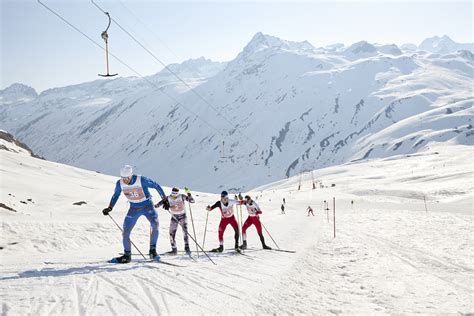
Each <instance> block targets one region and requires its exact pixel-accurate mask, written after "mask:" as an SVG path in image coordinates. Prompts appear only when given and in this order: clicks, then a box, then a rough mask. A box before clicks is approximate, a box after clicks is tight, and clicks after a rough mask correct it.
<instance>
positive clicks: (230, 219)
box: [206, 191, 243, 252]
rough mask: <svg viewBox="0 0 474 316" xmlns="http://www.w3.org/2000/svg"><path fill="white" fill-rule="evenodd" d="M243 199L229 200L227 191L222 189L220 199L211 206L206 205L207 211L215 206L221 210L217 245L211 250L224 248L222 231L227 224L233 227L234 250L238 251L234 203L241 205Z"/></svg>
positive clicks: (237, 229) (218, 250)
mask: <svg viewBox="0 0 474 316" xmlns="http://www.w3.org/2000/svg"><path fill="white" fill-rule="evenodd" d="M241 204H243V201H242V202H240V201H236V200H230V199H229V194H228V193H227V191H222V193H221V199H220V200H219V201H217V202H216V203H214V205H212V206H209V205H208V206H207V208H206V209H207V211H212V210H213V209H215V208H216V207H218V208H219V209H220V210H221V216H222V217H221V222H220V223H219V247H218V248H215V249H212V250H211V252H222V251H223V250H224V232H225V229H226V227H227V225H229V224H230V225H231V226H232V228H233V229H234V232H235V234H234V239H235V247H234V248H235V251H237V252H240V248H239V225H238V224H237V220H236V219H235V216H234V207H233V206H234V205H241Z"/></svg>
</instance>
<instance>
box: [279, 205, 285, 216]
mask: <svg viewBox="0 0 474 316" xmlns="http://www.w3.org/2000/svg"><path fill="white" fill-rule="evenodd" d="M280 208H281V214H285V204H282V205H281V207H280Z"/></svg>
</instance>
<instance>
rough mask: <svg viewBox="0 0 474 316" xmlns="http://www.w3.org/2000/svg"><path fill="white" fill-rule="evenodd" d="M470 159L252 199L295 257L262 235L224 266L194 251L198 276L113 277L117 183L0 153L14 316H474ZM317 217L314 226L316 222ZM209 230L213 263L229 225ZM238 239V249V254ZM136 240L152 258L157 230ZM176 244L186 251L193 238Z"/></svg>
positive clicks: (138, 267) (272, 189)
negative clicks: (112, 202)
mask: <svg viewBox="0 0 474 316" xmlns="http://www.w3.org/2000/svg"><path fill="white" fill-rule="evenodd" d="M11 146H12V147H14V145H11ZM11 149H13V148H11ZM472 155H473V149H472V147H470V146H463V145H453V144H448V143H444V144H436V143H431V144H430V146H429V147H427V148H426V150H424V151H422V152H418V153H416V154H412V155H399V156H393V157H390V158H380V159H373V160H361V161H358V162H353V163H349V164H345V165H339V166H333V167H330V168H326V169H320V170H316V171H314V173H313V174H311V173H306V174H304V175H303V176H301V177H298V176H296V177H292V178H289V179H287V180H282V181H279V182H276V183H272V184H269V185H266V186H264V187H261V188H258V189H255V190H254V191H251V192H249V193H250V194H251V195H252V196H254V197H256V196H258V200H257V202H258V203H259V204H260V206H261V207H262V209H263V215H262V216H261V219H262V222H263V223H264V225H265V227H266V228H267V229H268V231H269V232H270V233H271V235H272V236H273V238H274V240H275V241H276V242H277V243H278V245H279V246H280V247H281V248H282V249H289V250H296V253H284V252H276V251H264V250H260V243H259V241H258V237H257V235H256V232H255V229H254V228H253V227H251V228H250V229H249V232H248V242H249V247H250V248H251V249H249V250H247V251H246V252H245V254H246V256H241V255H233V254H232V253H231V252H227V253H223V254H219V255H215V254H214V255H212V258H213V260H214V261H215V262H216V263H217V265H213V264H212V263H211V262H210V261H209V260H208V259H207V258H205V257H204V256H203V255H202V253H201V254H200V256H199V258H198V257H197V254H196V251H195V247H194V245H193V247H192V249H193V251H194V252H193V255H194V257H195V258H196V260H197V262H194V261H192V260H190V259H189V258H187V257H183V256H177V257H169V256H163V257H162V259H163V260H166V261H168V262H172V263H175V264H179V265H182V266H184V267H173V266H167V265H163V264H159V263H144V262H139V260H140V256H137V252H136V251H134V256H133V260H134V262H132V263H130V264H125V265H117V264H109V263H106V261H107V260H109V259H110V258H111V257H114V256H117V255H118V253H120V252H121V251H122V247H121V234H120V231H119V230H118V228H117V227H116V226H115V224H114V223H113V222H112V221H111V219H110V218H108V217H105V216H103V215H102V213H101V210H102V209H103V208H104V207H106V206H107V205H108V202H109V199H110V197H111V195H112V192H113V189H114V184H115V181H116V180H117V177H114V176H108V175H103V174H99V173H97V172H94V171H86V170H82V169H78V168H74V167H70V166H67V165H62V164H58V163H52V162H49V161H45V160H40V159H36V158H33V157H31V156H30V155H29V154H28V153H27V152H25V151H20V150H15V151H13V150H10V151H6V150H0V179H1V181H2V190H1V201H0V202H1V203H3V205H5V206H7V207H9V208H11V209H13V210H7V209H6V208H4V207H0V216H1V223H2V225H1V239H0V246H1V247H2V248H1V250H0V254H1V256H0V258H1V259H0V262H1V268H0V300H1V302H2V315H29V314H31V315H73V314H79V315H151V314H153V315H156V314H190V313H193V314H198V313H200V314H210V313H222V314H227V313H254V314H262V313H266V314H288V313H295V314H299V313H304V314H340V313H342V314H369V313H370V314H374V313H377V314H378V313H381V314H385V313H388V314H409V313H426V314H446V313H449V314H458V313H468V312H473V311H474V304H473V290H474V283H473V281H474V274H473V272H474V265H473V261H472V258H473V257H472V249H473V248H472V244H473V240H472V239H473V236H474V235H473V225H472V219H473V213H472V212H473V206H472V201H473V181H472V179H473V172H474V170H473V166H472ZM313 178H314V181H315V184H316V189H314V190H313V189H312V183H313ZM156 180H157V181H158V182H159V181H160V179H159V178H157V179H156ZM299 184H301V190H299V191H298V185H299ZM333 184H334V185H335V186H333ZM165 192H166V193H167V194H168V193H169V192H170V189H169V188H165ZM233 193H234V192H232V194H233ZM243 193H247V192H243ZM155 195H157V194H155ZM194 197H195V198H196V204H193V205H192V215H193V219H194V225H195V228H196V234H197V237H198V241H199V242H200V243H202V241H203V236H204V228H205V223H206V214H207V213H206V211H205V206H206V205H208V204H211V203H213V202H214V201H216V200H217V199H218V196H217V195H214V194H207V193H202V192H194ZM333 197H334V198H335V203H336V211H335V214H336V221H335V226H336V238H334V236H333V227H334V219H333V214H334V211H333ZM283 198H285V199H286V214H284V215H283V214H280V205H281V203H282V199H283ZM325 200H326V201H327V202H329V203H328V208H329V210H328V211H326V210H323V209H324V207H323V206H324V201H325ZM155 201H156V200H155ZM351 201H353V202H354V203H353V204H352V203H351ZM425 201H426V204H425ZM76 202H85V204H84V203H83V204H81V205H73V203H76ZM309 205H311V206H312V207H313V209H314V210H315V216H314V217H313V216H310V217H308V216H307V213H306V208H307V207H308V206H309ZM126 209H127V203H126V202H125V200H124V198H123V197H121V198H120V200H119V202H118V203H117V205H116V207H115V209H114V210H113V212H112V213H111V215H112V216H113V218H114V219H115V220H116V221H118V222H119V223H120V224H121V223H122V221H123V219H124V216H125V213H126ZM158 212H159V215H160V238H159V241H158V249H159V252H160V253H162V252H165V251H168V250H169V240H168V236H167V230H168V226H169V221H170V217H169V215H168V213H166V211H164V210H163V209H159V210H158ZM245 213H246V212H245V211H244V215H243V218H244V220H245V218H246V217H247V216H246V215H245ZM188 214H189V208H188ZM238 217H239V220H240V215H239V216H238ZM208 219H209V221H208V225H207V235H206V243H205V246H204V247H205V248H206V249H210V248H214V247H216V246H217V245H218V241H217V225H218V222H219V219H220V214H219V213H218V211H216V210H215V211H212V212H210V213H209V218H208ZM190 227H191V225H190ZM229 229H230V227H229V228H228V230H227V231H226V234H225V247H226V249H231V247H232V246H233V244H232V236H233V232H232V230H229ZM191 231H192V228H191ZM265 238H266V241H267V243H268V244H269V245H271V246H273V247H276V246H275V244H274V243H273V242H272V240H271V238H270V237H269V236H268V235H267V234H266V235H265ZM132 239H133V241H134V242H135V243H136V245H137V246H138V247H139V248H140V249H141V251H142V252H145V253H147V251H148V244H147V242H148V239H149V224H148V222H147V221H146V219H144V218H141V219H140V220H139V221H138V223H137V225H136V227H135V229H134V231H133V233H132ZM177 240H178V246H179V248H180V250H182V235H181V231H178V236H177Z"/></svg>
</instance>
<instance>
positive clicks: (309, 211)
mask: <svg viewBox="0 0 474 316" xmlns="http://www.w3.org/2000/svg"><path fill="white" fill-rule="evenodd" d="M309 213H311V214H312V215H313V216H314V213H313V209H312V208H311V206H308V216H309Z"/></svg>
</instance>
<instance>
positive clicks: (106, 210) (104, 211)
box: [102, 206, 112, 216]
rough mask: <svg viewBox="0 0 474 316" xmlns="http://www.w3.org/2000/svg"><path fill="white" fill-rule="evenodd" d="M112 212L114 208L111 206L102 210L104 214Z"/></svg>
mask: <svg viewBox="0 0 474 316" xmlns="http://www.w3.org/2000/svg"><path fill="white" fill-rule="evenodd" d="M110 212H112V208H111V207H110V206H109V207H107V208H104V209H103V210H102V214H104V215H105V216H107V215H109V213H110Z"/></svg>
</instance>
